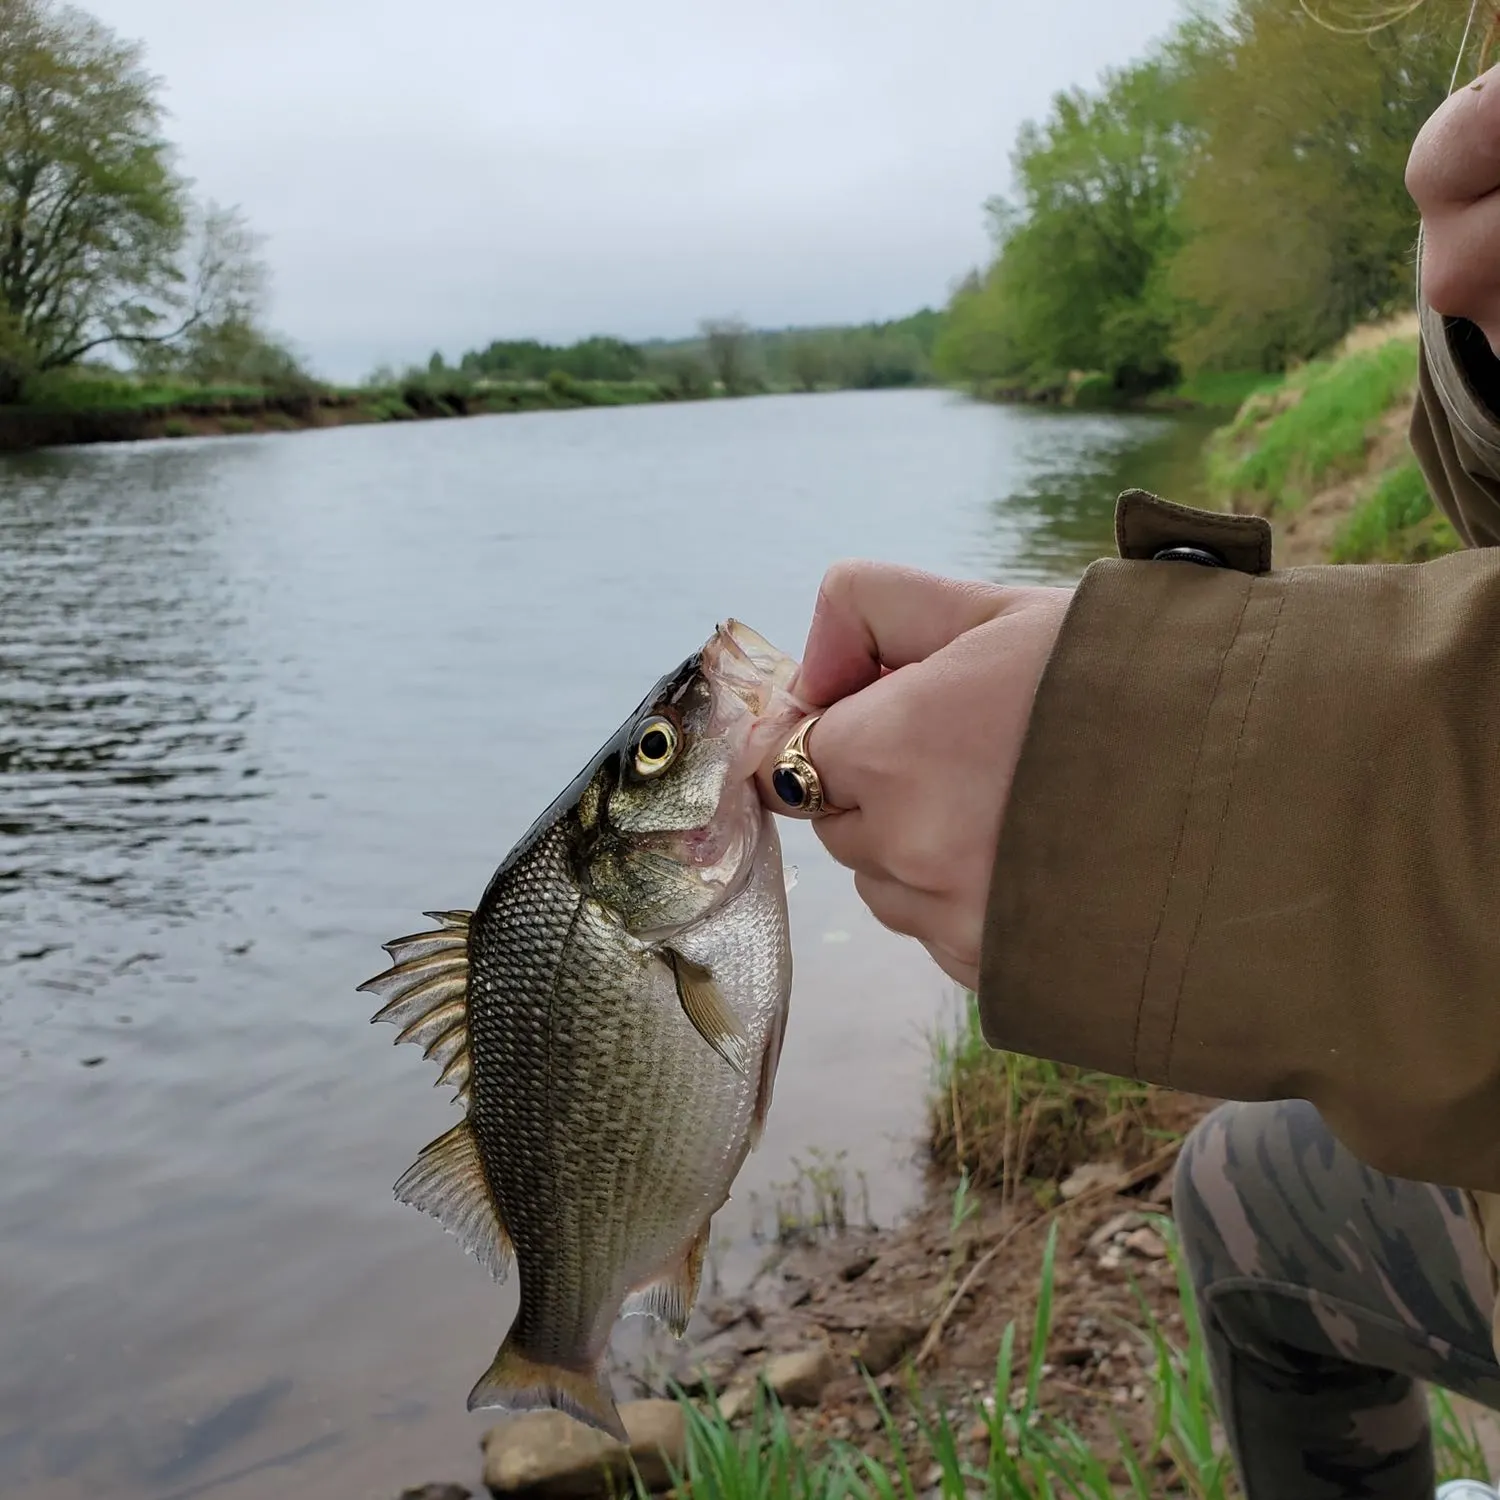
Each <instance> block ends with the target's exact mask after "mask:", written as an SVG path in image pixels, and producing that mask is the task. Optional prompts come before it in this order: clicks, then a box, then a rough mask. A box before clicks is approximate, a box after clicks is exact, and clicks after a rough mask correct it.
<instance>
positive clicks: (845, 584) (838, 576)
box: [818, 557, 877, 605]
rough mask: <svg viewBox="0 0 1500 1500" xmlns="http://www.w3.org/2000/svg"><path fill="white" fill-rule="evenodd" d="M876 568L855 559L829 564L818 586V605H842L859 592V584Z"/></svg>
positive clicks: (871, 564)
mask: <svg viewBox="0 0 1500 1500" xmlns="http://www.w3.org/2000/svg"><path fill="white" fill-rule="evenodd" d="M876 566H877V564H875V563H871V562H865V561H864V560H863V559H862V558H857V557H841V558H839V560H838V561H837V562H834V563H830V564H829V566H828V569H827V571H826V572H825V573H824V574H823V581H822V582H821V583H820V584H819V585H818V603H819V604H820V605H824V604H835V605H837V604H842V603H844V602H845V601H846V600H848V599H850V598H851V597H853V596H854V595H855V594H857V593H858V592H859V588H860V584H861V583H862V581H863V580H864V579H865V578H866V577H868V576H869V574H870V572H871V570H872V569H874V568H875V567H876Z"/></svg>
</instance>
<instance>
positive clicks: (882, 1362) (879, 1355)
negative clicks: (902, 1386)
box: [854, 1322, 927, 1375]
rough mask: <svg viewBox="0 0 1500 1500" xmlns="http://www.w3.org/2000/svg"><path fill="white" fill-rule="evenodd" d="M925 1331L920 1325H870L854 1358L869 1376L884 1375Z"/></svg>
mask: <svg viewBox="0 0 1500 1500" xmlns="http://www.w3.org/2000/svg"><path fill="white" fill-rule="evenodd" d="M926 1331H927V1330H926V1329H925V1328H923V1327H922V1325H921V1324H920V1323H897V1322H880V1323H872V1324H870V1326H869V1327H868V1328H866V1329H865V1332H864V1337H863V1338H861V1339H860V1341H859V1344H858V1346H857V1347H856V1349H855V1351H854V1357H855V1359H857V1360H858V1361H859V1362H860V1364H862V1365H863V1366H864V1367H865V1369H867V1370H868V1371H869V1372H870V1374H872V1375H884V1374H885V1372H886V1371H887V1370H889V1369H891V1368H893V1367H894V1366H895V1365H897V1364H899V1363H900V1362H901V1359H902V1356H903V1355H905V1354H906V1352H907V1350H909V1349H912V1348H914V1347H915V1346H916V1344H917V1342H918V1341H919V1340H920V1339H921V1337H922V1335H923V1334H924V1333H925V1332H926Z"/></svg>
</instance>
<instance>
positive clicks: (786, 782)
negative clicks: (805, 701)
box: [771, 714, 844, 818]
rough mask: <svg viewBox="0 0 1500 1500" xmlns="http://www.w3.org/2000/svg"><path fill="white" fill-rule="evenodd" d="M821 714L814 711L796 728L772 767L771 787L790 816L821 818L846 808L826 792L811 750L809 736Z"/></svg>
mask: <svg viewBox="0 0 1500 1500" xmlns="http://www.w3.org/2000/svg"><path fill="white" fill-rule="evenodd" d="M820 717H821V716H820V715H818V714H811V715H810V716H809V717H807V718H805V719H804V720H803V721H802V722H801V723H800V724H799V725H798V726H797V728H796V731H795V733H793V735H792V737H791V739H789V740H788V741H787V742H786V749H784V750H783V751H782V752H781V754H780V755H778V756H777V757H776V763H775V764H774V765H773V766H772V767H771V789H772V791H774V792H775V793H776V796H777V799H778V800H779V801H780V802H781V804H782V806H783V808H784V809H785V811H786V813H787V816H788V817H793V818H818V817H822V816H824V815H825V814H826V813H836V812H843V811H844V809H843V808H841V807H835V806H834V805H833V804H832V803H831V802H829V801H828V800H827V798H825V797H824V795H823V778H822V777H821V776H819V775H818V768H817V767H816V766H815V765H813V763H812V761H811V760H810V759H809V758H808V754H807V737H808V735H809V734H811V733H812V727H813V725H814V724H816V723H817V722H818V719H819V718H820Z"/></svg>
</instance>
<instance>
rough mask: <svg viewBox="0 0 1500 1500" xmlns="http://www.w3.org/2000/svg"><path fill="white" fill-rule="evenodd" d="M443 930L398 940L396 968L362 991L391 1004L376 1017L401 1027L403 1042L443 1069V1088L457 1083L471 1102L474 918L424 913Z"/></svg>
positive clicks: (390, 946) (390, 948) (462, 1099)
mask: <svg viewBox="0 0 1500 1500" xmlns="http://www.w3.org/2000/svg"><path fill="white" fill-rule="evenodd" d="M424 915H426V916H428V917H430V918H431V919H432V920H433V921H434V922H439V923H441V924H442V925H441V927H439V928H438V930H436V931H434V932H414V933H412V934H411V935H410V936H409V937H400V938H393V939H392V940H391V941H390V942H389V943H386V944H385V945H384V946H385V951H386V952H387V953H389V954H390V955H391V960H392V962H391V967H390V968H388V969H387V970H386V971H385V972H384V973H383V974H377V975H376V976H375V977H374V978H373V979H367V980H366V981H365V982H364V983H363V984H362V985H360V989H361V990H369V991H372V992H373V993H375V994H377V995H379V996H380V997H381V998H382V999H383V1000H384V1001H385V1004H384V1005H382V1006H381V1008H380V1009H379V1010H378V1011H376V1012H375V1015H374V1016H373V1017H372V1019H373V1020H376V1021H390V1022H391V1023H392V1024H393V1025H396V1026H399V1027H400V1028H401V1032H400V1034H399V1035H398V1036H397V1038H396V1040H397V1041H398V1042H417V1043H419V1044H420V1045H421V1046H422V1048H423V1051H424V1052H425V1054H426V1056H428V1057H430V1058H433V1059H435V1060H436V1061H437V1063H438V1066H439V1067H440V1068H441V1069H442V1072H441V1074H440V1075H439V1077H438V1083H439V1084H445V1083H447V1084H452V1085H453V1086H454V1087H455V1088H456V1089H457V1090H458V1095H457V1098H458V1102H459V1103H460V1104H464V1105H467V1104H468V1102H469V1072H470V1069H469V1029H468V1011H467V1008H466V1002H467V996H468V989H469V917H470V915H471V913H469V912H466V911H430V912H426V913H424Z"/></svg>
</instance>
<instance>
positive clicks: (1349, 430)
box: [1208, 337, 1417, 514]
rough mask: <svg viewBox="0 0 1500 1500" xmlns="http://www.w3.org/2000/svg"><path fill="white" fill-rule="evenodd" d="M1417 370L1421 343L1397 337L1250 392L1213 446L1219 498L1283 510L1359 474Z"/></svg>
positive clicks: (1212, 479) (1212, 480) (1212, 472)
mask: <svg viewBox="0 0 1500 1500" xmlns="http://www.w3.org/2000/svg"><path fill="white" fill-rule="evenodd" d="M1416 373H1417V344H1416V341H1415V340H1414V339H1411V338H1399V337H1398V338H1391V339H1388V340H1386V341H1385V342H1384V343H1382V344H1378V345H1376V346H1374V347H1371V348H1365V349H1359V350H1357V351H1356V352H1354V353H1351V354H1347V355H1345V356H1343V357H1342V358H1339V359H1333V360H1324V361H1319V362H1317V363H1314V364H1309V365H1305V366H1303V367H1302V368H1301V369H1300V370H1297V371H1294V372H1293V373H1292V374H1290V375H1288V376H1287V377H1286V378H1285V379H1284V380H1282V381H1281V382H1280V383H1278V384H1277V385H1275V386H1273V387H1271V388H1269V389H1266V390H1263V391H1261V392H1260V393H1259V394H1257V395H1254V396H1252V397H1251V398H1250V399H1249V400H1248V401H1246V402H1245V404H1244V405H1243V406H1242V407H1241V409H1240V412H1239V415H1238V416H1237V417H1236V418H1235V420H1234V421H1233V422H1232V423H1230V424H1229V426H1228V427H1226V428H1225V429H1223V431H1222V432H1220V433H1219V434H1217V435H1216V436H1215V438H1214V440H1213V441H1212V443H1211V444H1210V447H1209V459H1208V466H1209V484H1210V488H1211V490H1212V491H1213V493H1214V495H1215V497H1216V498H1217V499H1218V500H1219V501H1220V502H1221V503H1224V504H1226V505H1231V506H1234V507H1235V508H1238V509H1248V510H1255V511H1258V512H1260V513H1261V514H1271V513H1273V512H1282V513H1285V512H1287V511H1291V510H1295V509H1297V508H1298V507H1299V506H1300V505H1302V504H1303V503H1304V502H1305V501H1306V500H1307V499H1308V497H1309V496H1310V495H1311V494H1312V493H1313V492H1314V491H1315V490H1317V489H1318V488H1319V487H1320V486H1323V485H1326V484H1329V483H1331V482H1333V481H1334V480H1336V479H1339V478H1342V477H1345V476H1347V475H1350V474H1353V473H1356V472H1357V471H1358V469H1359V467H1360V465H1361V463H1362V462H1363V461H1364V459H1365V456H1366V453H1367V451H1368V448H1369V445H1370V443H1371V441H1372V440H1373V439H1374V437H1375V436H1376V434H1377V432H1378V431H1379V429H1380V424H1381V422H1382V421H1383V420H1384V419H1385V417H1386V414H1387V413H1388V412H1390V411H1391V410H1392V408H1393V407H1396V406H1398V405H1401V404H1404V403H1405V402H1406V401H1408V400H1409V399H1410V397H1411V393H1412V391H1413V389H1414V388H1415V385H1416Z"/></svg>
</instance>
